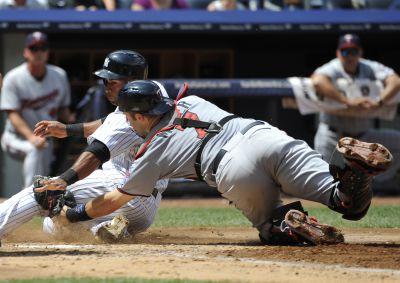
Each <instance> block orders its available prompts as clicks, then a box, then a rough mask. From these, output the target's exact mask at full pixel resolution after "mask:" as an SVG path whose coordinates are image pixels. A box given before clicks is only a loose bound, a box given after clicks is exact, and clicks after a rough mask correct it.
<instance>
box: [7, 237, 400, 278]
mask: <svg viewBox="0 0 400 283" xmlns="http://www.w3.org/2000/svg"><path fill="white" fill-rule="evenodd" d="M13 246H14V247H17V248H28V249H65V250H68V249H82V248H83V249H88V248H95V247H99V245H76V244H62V245H61V244H54V245H49V244H13ZM157 253H158V254H163V255H166V256H176V257H181V258H192V259H199V260H207V259H210V257H207V256H201V255H193V254H188V253H182V252H176V251H174V250H168V249H166V250H164V251H161V252H160V251H157ZM150 254H152V253H151V251H148V250H142V251H141V252H137V251H136V253H135V255H150ZM216 258H217V259H218V260H224V261H237V260H239V261H241V262H246V263H254V264H264V265H272V264H275V265H276V264H278V265H280V266H287V267H302V268H307V267H308V268H316V267H317V268H321V269H328V270H331V269H332V270H333V269H334V270H338V269H339V270H340V271H348V272H360V273H372V274H382V273H384V274H390V275H394V276H399V277H400V270H399V269H383V268H366V267H348V266H343V265H340V264H326V263H310V262H305V261H301V262H291V261H281V260H259V259H251V258H232V257H224V256H218V257H216Z"/></svg>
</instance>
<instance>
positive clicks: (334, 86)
mask: <svg viewBox="0 0 400 283" xmlns="http://www.w3.org/2000/svg"><path fill="white" fill-rule="evenodd" d="M336 55H337V58H335V59H333V60H331V61H330V62H328V63H327V64H325V65H323V66H321V67H319V68H318V69H316V70H315V72H314V74H313V75H312V77H311V79H312V82H313V84H314V86H315V89H316V91H317V93H318V94H319V95H321V96H325V97H329V98H331V99H334V100H336V101H338V102H340V103H342V104H344V105H347V107H354V108H358V109H360V111H368V110H369V109H375V108H376V107H379V106H380V105H383V104H385V103H386V102H388V101H390V99H391V98H392V97H394V96H395V95H396V94H397V93H398V92H399V91H400V78H399V76H398V75H397V74H396V73H395V72H394V71H393V70H392V69H391V68H388V67H386V66H384V65H382V64H380V63H378V62H375V61H371V60H367V59H363V58H361V57H362V47H361V42H360V38H359V37H358V36H357V35H355V34H346V35H344V36H341V37H340V38H339V43H338V47H337V51H336ZM362 79H369V80H379V81H382V83H383V84H384V86H385V87H384V89H383V91H382V93H381V94H380V97H381V98H380V100H379V102H376V101H374V100H372V99H371V97H369V96H368V93H369V90H368V88H367V89H366V86H365V84H363V83H360V88H361V89H362V90H363V92H362V93H363V94H364V95H365V96H364V97H362V98H357V99H354V98H353V99H352V98H350V97H346V96H345V95H344V94H343V93H342V92H341V91H340V86H339V85H340V82H341V81H344V82H348V83H357V81H358V80H362ZM319 120H320V122H319V126H318V131H317V133H316V135H315V140H314V144H315V149H316V150H317V151H318V152H320V153H321V154H322V156H323V157H324V159H325V160H329V158H330V156H331V154H332V152H333V151H334V149H335V146H336V141H337V140H338V139H340V138H341V137H343V136H349V137H354V138H360V139H362V140H365V141H368V142H378V143H381V144H383V145H385V146H386V147H387V148H388V149H389V150H390V151H391V152H392V153H393V164H392V166H391V167H390V168H389V169H388V170H387V172H385V173H384V174H381V175H380V176H377V178H376V179H375V180H374V185H373V187H374V189H375V188H376V190H377V191H378V190H385V189H395V190H396V191H399V190H400V187H399V184H398V182H397V181H396V180H395V175H396V172H397V171H399V169H400V143H399V140H400V131H397V130H393V129H375V121H374V119H371V118H357V117H344V116H339V115H333V114H328V113H323V112H321V113H320V116H319ZM393 187H394V188H393Z"/></svg>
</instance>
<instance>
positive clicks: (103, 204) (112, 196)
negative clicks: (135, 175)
mask: <svg viewBox="0 0 400 283" xmlns="http://www.w3.org/2000/svg"><path fill="white" fill-rule="evenodd" d="M133 198H134V196H130V195H125V194H122V193H120V192H119V191H118V190H114V191H112V192H109V193H106V194H104V195H102V196H99V197H97V198H95V199H93V200H91V201H89V202H88V203H86V205H83V204H82V205H77V206H76V207H74V208H70V209H67V211H66V217H67V219H68V220H69V221H70V222H78V221H86V220H90V219H93V218H97V217H102V216H105V215H107V214H110V213H112V212H114V211H116V210H117V209H118V208H120V207H121V206H123V205H124V204H125V203H127V202H128V201H130V200H132V199H133Z"/></svg>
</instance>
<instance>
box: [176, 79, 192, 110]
mask: <svg viewBox="0 0 400 283" xmlns="http://www.w3.org/2000/svg"><path fill="white" fill-rule="evenodd" d="M188 89H189V85H188V83H183V86H182V87H181V88H180V89H179V92H178V95H177V96H176V98H175V105H176V103H177V102H178V101H179V100H180V99H182V97H184V96H185V95H186V93H187V91H188Z"/></svg>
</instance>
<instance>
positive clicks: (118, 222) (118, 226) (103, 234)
mask: <svg viewBox="0 0 400 283" xmlns="http://www.w3.org/2000/svg"><path fill="white" fill-rule="evenodd" d="M128 225H129V220H128V219H127V218H126V217H125V216H124V215H122V214H119V215H117V216H115V217H114V218H113V219H112V220H111V222H110V223H107V224H106V225H104V226H102V227H100V228H99V230H97V233H96V238H98V239H99V240H101V241H103V242H106V243H117V242H119V241H121V240H123V239H124V238H127V237H128V236H129V233H128Z"/></svg>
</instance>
